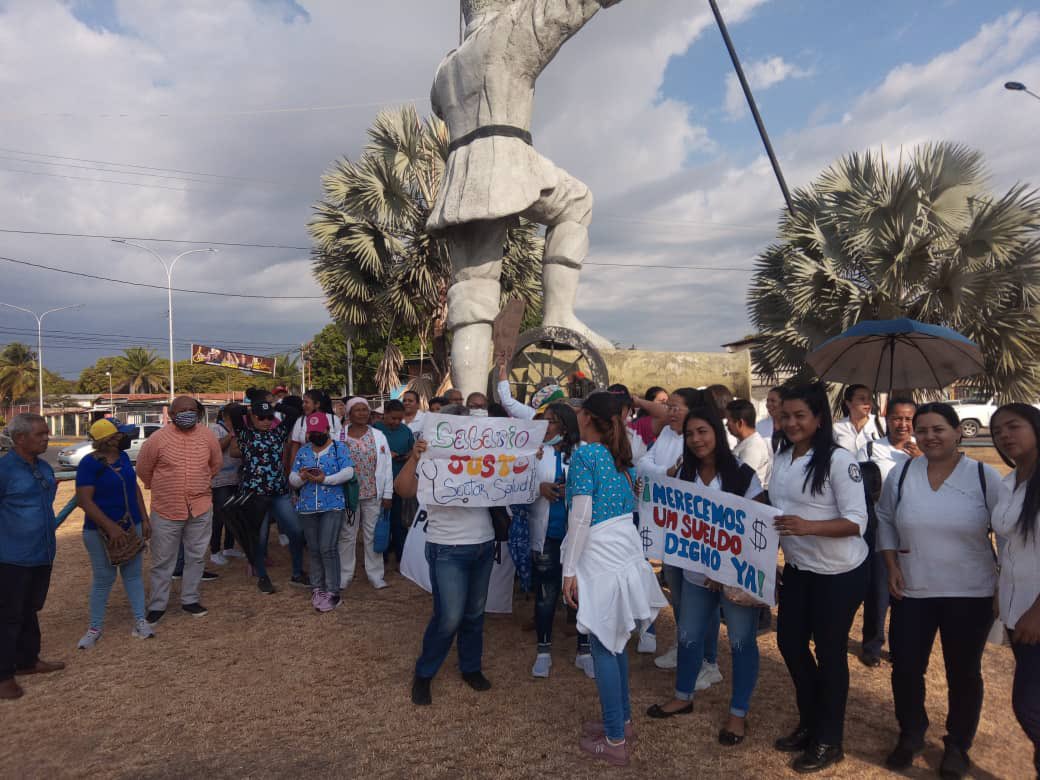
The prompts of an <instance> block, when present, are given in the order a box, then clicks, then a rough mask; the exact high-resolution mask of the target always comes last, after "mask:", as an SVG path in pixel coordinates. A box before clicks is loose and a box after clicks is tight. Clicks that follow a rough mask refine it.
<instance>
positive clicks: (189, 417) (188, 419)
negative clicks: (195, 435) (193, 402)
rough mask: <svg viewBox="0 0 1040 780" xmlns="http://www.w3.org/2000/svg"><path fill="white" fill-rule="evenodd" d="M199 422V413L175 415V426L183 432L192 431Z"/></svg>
mask: <svg viewBox="0 0 1040 780" xmlns="http://www.w3.org/2000/svg"><path fill="white" fill-rule="evenodd" d="M198 421H199V413H198V412H177V414H175V415H173V424H174V425H176V426H177V427H178V428H180V429H181V430H183V431H188V430H191V429H192V428H194V427H195V424H196V423H197V422H198Z"/></svg>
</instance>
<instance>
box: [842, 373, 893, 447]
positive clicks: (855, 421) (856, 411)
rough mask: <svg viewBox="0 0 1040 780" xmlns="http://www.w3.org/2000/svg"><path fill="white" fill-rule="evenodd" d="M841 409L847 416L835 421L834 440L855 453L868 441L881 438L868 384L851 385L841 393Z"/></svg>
mask: <svg viewBox="0 0 1040 780" xmlns="http://www.w3.org/2000/svg"><path fill="white" fill-rule="evenodd" d="M841 410H842V411H843V412H844V413H845V416H844V417H842V418H841V419H840V420H838V421H837V422H835V423H834V441H835V442H836V443H837V444H838V446H839V447H844V448H845V449H847V450H848V451H849V452H851V453H852V454H853V455H855V454H856V453H857V452H859V451H860V450H861V449H863V448H864V447H866V446H867V442H868V441H877V440H878V439H880V438H881V431H879V430H878V427H877V423H876V422H875V421H874V416H873V412H874V399H873V397H872V395H871V392H870V388H869V387H867V386H866V385H849V386H848V387H846V388H845V392H843V393H842V394H841Z"/></svg>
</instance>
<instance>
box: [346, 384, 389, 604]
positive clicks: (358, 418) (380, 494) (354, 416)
mask: <svg viewBox="0 0 1040 780" xmlns="http://www.w3.org/2000/svg"><path fill="white" fill-rule="evenodd" d="M346 410H347V424H346V425H344V426H343V427H342V428H341V429H340V434H339V435H340V440H341V441H343V442H344V443H345V444H346V445H347V447H349V448H350V458H351V460H352V461H354V474H355V476H356V477H357V480H358V487H359V491H358V494H359V497H360V501H359V502H358V507H357V509H356V510H355V511H353V512H351V511H350V509H347V514H346V517H345V519H344V521H343V528H342V529H341V530H340V535H339V558H340V588H342V589H344V590H345V589H346V588H347V586H348V585H350V581H351V580H352V579H353V578H354V568H355V565H356V558H357V534H358V526H359V525H360V526H361V528H362V530H363V533H364V541H365V574H366V575H367V576H368V581H369V582H371V583H372V587H373V588H375V589H376V590H379V589H380V588H385V587H386V580H385V579H384V575H383V554H382V553H377V552H376V551H375V549H374V544H375V533H376V523H377V522H378V521H379V516H380V514H381V513H382V512H383V510H384V509H389V508H390V506H391V504H392V503H393V497H394V474H393V466H392V461H391V458H392V455H393V453H391V452H390V445H389V443H388V442H387V440H386V436H384V435H383V434H382V432H380V431H378V430H376V429H375V428H373V427H372V426H371V425H369V424H368V422H369V419H370V418H371V416H372V412H371V410H370V409H369V406H368V401H366V400H365V399H364V398H351V399H350V400H349V401H347V405H346Z"/></svg>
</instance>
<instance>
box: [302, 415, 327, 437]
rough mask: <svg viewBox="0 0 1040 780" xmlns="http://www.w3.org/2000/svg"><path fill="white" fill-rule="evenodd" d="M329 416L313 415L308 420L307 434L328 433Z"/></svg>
mask: <svg viewBox="0 0 1040 780" xmlns="http://www.w3.org/2000/svg"><path fill="white" fill-rule="evenodd" d="M328 432H329V416H328V415H327V414H312V415H310V416H309V417H308V418H307V433H328Z"/></svg>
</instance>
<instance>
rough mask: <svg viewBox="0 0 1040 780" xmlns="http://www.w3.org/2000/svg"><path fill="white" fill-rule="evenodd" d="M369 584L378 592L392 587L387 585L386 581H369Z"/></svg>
mask: <svg viewBox="0 0 1040 780" xmlns="http://www.w3.org/2000/svg"><path fill="white" fill-rule="evenodd" d="M369 582H371V583H372V587H373V588H375V589H376V590H382V589H383V588H389V587H390V586H389V585H387V583H386V580H369Z"/></svg>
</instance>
